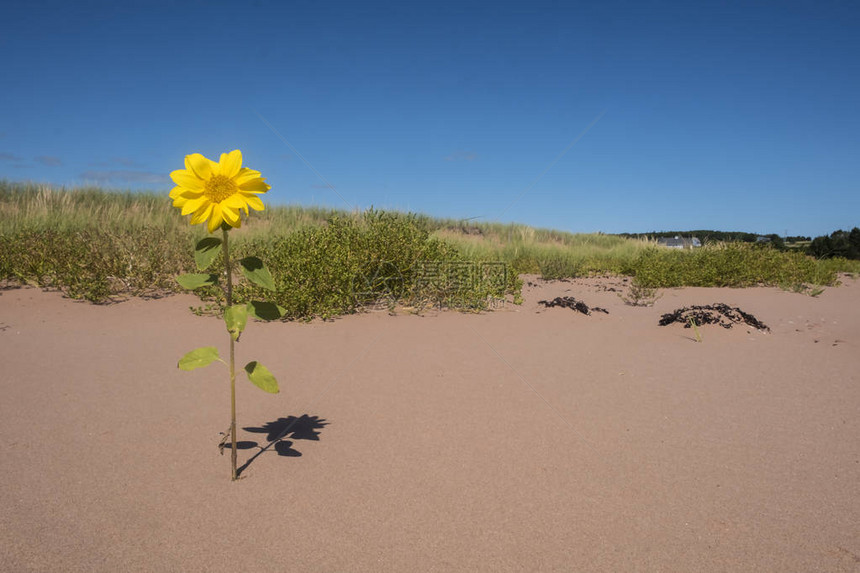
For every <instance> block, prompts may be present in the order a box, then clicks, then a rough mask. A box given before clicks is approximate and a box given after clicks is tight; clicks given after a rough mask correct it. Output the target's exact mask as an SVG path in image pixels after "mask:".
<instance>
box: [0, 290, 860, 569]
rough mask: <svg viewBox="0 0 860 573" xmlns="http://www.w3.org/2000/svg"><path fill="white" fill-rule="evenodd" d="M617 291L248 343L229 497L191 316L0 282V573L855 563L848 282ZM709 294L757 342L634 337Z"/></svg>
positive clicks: (857, 496) (182, 303) (856, 434)
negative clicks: (751, 318)
mask: <svg viewBox="0 0 860 573" xmlns="http://www.w3.org/2000/svg"><path fill="white" fill-rule="evenodd" d="M624 288H625V285H624V283H623V282H622V279H578V280H571V281H557V282H544V281H540V280H538V279H535V278H527V283H526V286H525V287H524V289H523V295H524V298H525V302H524V303H523V304H522V305H519V306H517V305H513V304H506V305H505V306H504V307H503V308H500V309H499V310H497V311H495V312H490V313H483V314H464V313H459V312H454V311H441V312H440V311H430V312H426V313H424V314H423V315H420V316H419V315H414V314H409V313H407V312H403V313H399V314H396V315H394V316H392V315H389V313H387V312H384V311H383V312H370V313H366V314H360V315H353V316H347V317H343V318H340V319H337V320H333V321H329V322H324V321H315V322H312V323H268V324H262V323H255V324H250V325H249V326H248V328H247V330H246V332H245V333H244V334H243V335H242V338H241V341H240V343H239V344H238V345H237V361H238V363H239V364H240V365H243V364H245V362H247V361H250V360H259V361H260V362H261V363H263V364H265V365H266V366H267V367H268V368H269V369H270V370H271V371H272V372H273V373H275V375H276V376H277V377H278V380H279V383H280V386H281V393H280V394H277V395H269V394H265V393H264V392H261V391H260V390H258V389H257V388H255V387H253V386H252V385H251V384H250V383H249V382H248V381H247V380H245V379H244V374H243V373H241V371H240V374H241V378H240V380H239V386H238V388H239V389H238V423H239V426H240V428H242V429H241V431H240V432H239V439H240V440H241V444H240V445H241V446H242V448H243V449H242V450H241V451H240V452H239V456H240V457H239V463H240V464H244V468H243V471H242V474H241V479H240V480H238V481H237V482H231V481H230V468H229V455H228V454H227V453H225V455H223V456H222V455H219V451H218V447H217V446H218V442H219V441H220V438H221V436H220V434H219V433H220V432H223V431H225V430H226V429H227V427H228V425H229V385H228V382H227V375H226V369H225V368H224V367H223V366H222V365H220V364H213V365H211V366H209V367H208V368H204V369H199V370H196V371H194V372H182V371H180V370H178V369H177V367H176V363H177V360H178V359H179V357H180V356H182V354H184V353H185V352H187V351H189V350H191V349H193V348H196V347H199V346H208V345H216V346H218V348H219V350H220V351H221V354H222V356H223V355H226V347H227V345H226V340H227V336H226V335H225V333H224V327H223V323H222V322H221V321H219V320H218V319H215V318H212V317H198V316H195V315H194V314H192V313H191V312H190V311H189V307H190V306H193V305H199V304H200V303H199V301H198V299H196V298H195V297H193V296H191V295H181V296H171V297H167V298H163V299H158V300H141V299H133V300H129V301H126V302H123V303H119V304H112V305H105V306H95V305H90V304H87V303H81V302H75V301H71V300H69V299H66V298H63V296H62V295H61V294H59V293H56V292H42V291H40V290H37V289H33V288H20V289H8V290H3V291H0V365H2V369H0V390H2V395H3V399H2V401H0V428H1V429H2V435H3V438H4V440H3V441H4V448H3V454H2V464H0V467H2V484H3V485H2V488H0V505H2V507H3V511H2V512H0V570H2V571H9V572H18V571H212V572H220V571H303V570H307V571H344V572H346V571H613V572H617V571H684V572H690V571H704V572H710V571H779V572H789V571H798V572H800V571H804V572H811V571H822V572H825V571H826V572H836V571H860V281H857V280H853V279H848V278H844V279H843V284H842V285H841V286H839V287H834V288H827V289H826V290H825V292H824V293H822V294H821V295H820V296H818V297H815V298H813V297H810V296H805V295H802V294H798V293H792V292H786V291H782V290H779V289H776V288H750V289H705V288H683V289H666V290H663V291H661V292H662V295H663V296H662V297H661V298H659V299H658V300H657V301H656V303H655V305H654V306H653V307H648V308H640V307H632V306H627V305H625V304H624V303H623V302H622V301H621V300H620V299H619V297H618V296H617V293H616V292H614V291H613V290H612V289H616V290H623V289H624ZM557 296H574V297H576V298H577V299H580V300H583V301H584V302H586V303H587V304H588V305H589V306H599V307H603V308H605V309H606V310H607V311H608V314H604V313H593V314H591V315H588V316H587V315H583V314H580V313H578V312H575V311H573V310H571V309H567V308H558V307H556V308H545V307H544V306H542V305H540V304H538V301H540V300H549V299H552V298H554V297H557ZM717 302H721V303H726V304H729V305H730V306H737V307H739V308H741V309H742V310H744V311H746V312H748V313H751V314H753V315H755V317H756V318H758V319H759V320H761V321H762V322H764V323H765V324H766V325H767V326H769V327H770V331H769V332H763V331H759V330H756V329H753V328H750V327H745V326H743V325H737V326H735V327H734V328H732V329H725V328H721V327H719V326H716V325H705V326H702V327H700V332H701V336H702V341H701V342H697V341H696V337H695V335H694V333H693V331H692V330H691V329H685V328H683V327H682V325H680V324H673V325H669V326H658V320H659V319H660V316H661V315H662V314H664V313H668V312H671V311H672V310H674V309H676V308H679V307H682V306H687V305H691V304H711V303H717ZM284 431H286V435H283V437H281V435H282V434H283V433H284ZM279 437H281V439H279V440H277V443H270V440H273V439H276V438H279ZM262 448H265V450H263V449H262Z"/></svg>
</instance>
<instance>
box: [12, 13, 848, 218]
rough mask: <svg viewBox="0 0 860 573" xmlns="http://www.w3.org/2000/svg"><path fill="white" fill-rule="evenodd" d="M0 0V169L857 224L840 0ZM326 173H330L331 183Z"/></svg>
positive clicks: (519, 206)
mask: <svg viewBox="0 0 860 573" xmlns="http://www.w3.org/2000/svg"><path fill="white" fill-rule="evenodd" d="M245 4H246V5H243V4H242V3H239V2H230V3H226V2H199V1H198V2H195V1H193V0H189V1H184V2H136V3H135V2H113V1H112V2H87V1H78V2H68V1H64V2H38V1H36V2H15V3H12V2H7V3H4V8H3V13H4V20H5V25H4V30H3V34H2V36H0V50H2V53H3V57H2V59H0V70H2V77H3V78H4V79H5V81H4V82H3V89H2V90H0V103H2V105H0V178H4V179H9V180H13V181H37V182H49V183H55V184H62V185H68V186H72V185H81V184H85V183H91V184H92V183H95V184H99V185H103V186H108V187H114V188H120V189H148V190H163V191H164V192H165V193H167V192H168V191H169V190H170V188H171V187H172V184H171V183H170V181H169V179H168V177H167V175H168V174H169V173H170V171H172V170H174V169H179V168H182V167H183V157H184V156H185V155H186V154H189V153H193V152H199V153H203V154H204V155H206V156H207V157H210V158H214V159H217V157H218V156H219V154H220V153H222V152H225V151H229V150H232V149H237V148H238V149H241V150H242V152H243V154H244V157H245V165H246V166H248V167H252V168H254V169H257V170H259V171H261V172H262V173H263V176H264V177H266V179H267V181H268V182H269V183H270V184H271V185H272V187H273V188H272V190H271V191H270V192H269V193H268V194H267V195H266V196H264V199H265V200H267V202H269V203H270V204H286V203H297V204H303V205H325V206H331V207H342V208H367V207H369V206H371V205H373V206H375V207H377V208H388V209H398V210H411V211H416V212H422V213H427V214H430V215H435V216H443V217H451V218H472V217H479V218H481V219H479V220H489V221H505V222H507V221H517V222H523V223H527V224H530V225H534V226H539V227H551V228H557V229H563V230H569V231H576V232H579V231H581V232H591V231H603V232H607V233H615V232H644V231H650V230H674V229H691V228H711V229H719V230H743V231H750V232H759V233H779V234H784V233H786V232H787V233H788V234H790V235H796V234H800V235H819V234H824V233H830V232H831V231H833V230H835V229H837V228H850V227H853V226H855V225H860V104H858V102H860V5H858V4H856V3H853V2H826V1H825V2H807V3H791V2H773V3H762V2H755V3H752V2H744V3H740V2H739V3H728V2H719V3H698V2H611V1H609V2H600V3H598V2H588V3H576V2H541V1H536V2H535V1H532V2H506V1H495V2H463V1H460V2H443V1H438V2H426V3H418V2H414V3H413V2H373V1H366V2H365V1H363V2H343V3H341V2H326V3H318V2H288V1H271V2H270V1H256V2H253V1H251V2H247V3H245ZM332 187H334V188H332Z"/></svg>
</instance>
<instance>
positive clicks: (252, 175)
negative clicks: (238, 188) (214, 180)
mask: <svg viewBox="0 0 860 573" xmlns="http://www.w3.org/2000/svg"><path fill="white" fill-rule="evenodd" d="M259 176H260V172H259V171H254V170H253V169H248V168H247V167H243V168H242V169H240V170H239V173H238V174H237V175H236V176H235V177H234V178H233V183H235V184H236V185H241V184H242V183H244V182H245V181H250V180H251V179H256V178H257V177H259Z"/></svg>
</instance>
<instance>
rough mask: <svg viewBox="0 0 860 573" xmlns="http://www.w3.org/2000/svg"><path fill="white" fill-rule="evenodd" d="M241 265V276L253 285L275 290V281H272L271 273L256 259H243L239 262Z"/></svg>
mask: <svg viewBox="0 0 860 573" xmlns="http://www.w3.org/2000/svg"><path fill="white" fill-rule="evenodd" d="M239 264H240V265H242V274H243V275H245V277H246V278H247V279H248V280H249V281H251V282H252V283H254V284H255V285H259V286H261V287H263V288H265V289H269V290H275V281H274V279H272V273H270V272H269V269H267V268H266V266H265V265H264V264H263V261H261V260H260V259H259V258H257V257H245V258H244V259H242V260H240V261H239Z"/></svg>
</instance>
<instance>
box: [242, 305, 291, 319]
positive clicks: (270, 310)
mask: <svg viewBox="0 0 860 573" xmlns="http://www.w3.org/2000/svg"><path fill="white" fill-rule="evenodd" d="M248 313H249V314H250V315H251V316H253V317H254V318H259V319H260V320H278V319H279V318H281V317H283V316H284V315H285V314H287V309H285V308H284V307H282V306H278V305H277V304H275V303H273V302H262V301H259V300H252V301H251V302H249V303H248Z"/></svg>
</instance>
